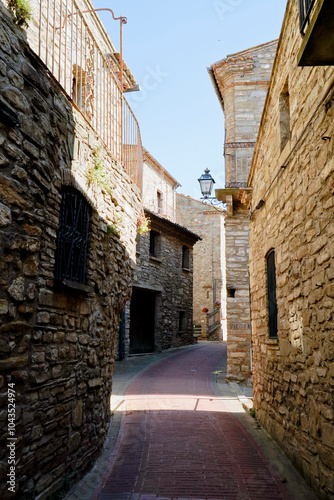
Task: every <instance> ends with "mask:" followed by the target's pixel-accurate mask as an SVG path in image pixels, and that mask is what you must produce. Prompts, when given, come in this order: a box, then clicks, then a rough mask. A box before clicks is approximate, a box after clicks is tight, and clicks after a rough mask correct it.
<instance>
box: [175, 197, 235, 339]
mask: <svg viewBox="0 0 334 500" xmlns="http://www.w3.org/2000/svg"><path fill="white" fill-rule="evenodd" d="M176 200H177V213H178V214H179V218H180V224H182V226H185V227H187V228H188V229H190V230H191V231H194V232H195V233H196V234H198V235H199V236H201V238H202V239H201V241H199V242H198V243H197V244H196V246H195V247H194V287H193V288H194V315H193V317H194V325H195V327H196V326H200V327H203V334H204V335H203V336H205V337H206V338H208V339H209V340H222V339H223V338H224V340H226V286H225V255H224V253H225V226H224V215H225V211H224V210H222V209H220V208H218V207H213V206H211V205H206V204H204V203H202V202H201V201H199V200H195V199H194V198H191V197H190V196H185V195H183V194H179V193H177V195H176ZM218 303H220V306H218ZM203 308H207V309H208V313H203V312H202V309H203ZM208 323H209V324H208ZM201 330H202V328H201Z"/></svg>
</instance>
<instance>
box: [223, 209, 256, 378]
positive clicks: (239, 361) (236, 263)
mask: <svg viewBox="0 0 334 500" xmlns="http://www.w3.org/2000/svg"><path fill="white" fill-rule="evenodd" d="M225 225H226V268H227V269H228V272H227V273H226V289H227V298H226V301H227V306H226V309H227V332H228V342H227V356H228V363H227V376H228V378H229V379H230V380H235V381H242V380H245V379H249V378H250V376H251V355H252V353H251V345H252V332H251V325H250V304H249V275H248V268H247V265H248V252H249V246H248V245H249V241H248V238H249V211H248V210H247V209H246V207H245V206H244V205H242V204H241V203H238V204H237V203H234V206H233V215H232V214H230V213H229V211H228V213H227V214H226V221H225Z"/></svg>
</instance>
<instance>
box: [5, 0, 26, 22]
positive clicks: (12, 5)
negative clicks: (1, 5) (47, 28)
mask: <svg viewBox="0 0 334 500" xmlns="http://www.w3.org/2000/svg"><path fill="white" fill-rule="evenodd" d="M7 4H8V8H9V9H10V10H11V12H12V13H13V15H14V22H15V24H17V25H18V26H28V21H30V20H31V16H32V8H31V5H30V3H29V2H28V0H7Z"/></svg>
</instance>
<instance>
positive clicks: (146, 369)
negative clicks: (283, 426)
mask: <svg viewBox="0 0 334 500" xmlns="http://www.w3.org/2000/svg"><path fill="white" fill-rule="evenodd" d="M159 358H160V359H159ZM224 365H226V344H225V343H201V344H200V345H197V346H194V347H192V348H183V349H177V350H174V351H173V352H172V353H169V354H168V355H166V354H156V355H154V356H151V357H150V356H145V357H137V358H131V359H130V360H128V361H127V365H124V364H122V363H118V364H117V363H116V368H115V382H114V389H113V396H112V406H113V408H114V412H115V414H114V419H116V427H117V421H119V420H120V425H119V431H118V437H117V440H116V444H115V447H114V449H113V450H110V449H109V450H107V453H105V454H104V455H103V457H102V459H100V462H99V463H97V465H96V466H95V468H94V471H93V472H92V473H91V474H88V475H87V476H86V477H85V478H84V480H83V481H81V483H79V484H78V485H77V486H76V487H75V488H74V489H73V490H72V491H71V492H70V493H69V495H68V496H67V500H75V499H78V498H80V499H81V500H83V499H85V498H87V499H88V498H91V499H94V500H127V499H129V500H130V499H131V500H134V499H138V500H139V499H142V500H144V499H145V500H149V499H160V500H163V499H164V500H167V499H178V500H180V499H220V500H230V499H231V500H232V499H233V500H246V499H252V500H260V499H263V500H276V499H277V500H278V499H285V500H288V499H291V500H294V499H296V500H297V499H298V500H301V499H303V500H312V499H316V498H317V497H316V496H315V495H314V493H312V492H311V491H310V490H309V488H308V487H307V486H306V484H305V482H304V480H303V479H302V478H301V476H300V475H299V474H298V473H297V472H296V471H294V470H293V467H292V466H291V464H289V462H288V461H287V459H286V458H285V457H283V456H281V455H280V452H279V450H278V448H277V447H276V445H275V444H274V442H273V441H272V440H270V438H266V436H264V433H265V431H264V430H263V429H262V428H260V427H259V426H258V425H257V424H256V421H255V420H254V419H252V418H251V417H250V416H248V415H247V414H246V412H245V411H244V409H243V408H242V405H241V403H240V401H239V399H238V398H237V397H236V395H235V394H234V393H233V391H232V390H231V386H230V385H229V384H226V383H225V381H224ZM136 371H139V372H140V371H141V373H139V375H138V376H136ZM129 382H130V383H129ZM127 385H128V387H127V388H126V386H127ZM124 389H126V390H125V394H124V396H122V392H123V391H124ZM120 416H121V419H119V417H120ZM194 431H196V432H194ZM112 432H113V433H114V434H115V429H114V430H113V431H112ZM116 433H117V430H116ZM251 434H253V435H254V436H255V438H256V440H255V439H254V438H253V437H252V435H251ZM266 439H267V440H268V442H267V443H266ZM256 441H258V443H260V445H261V446H262V449H261V447H260V446H259V444H258V443H257V442H256ZM266 448H267V450H266ZM263 449H264V450H266V453H267V454H268V455H269V454H270V455H271V456H270V459H269V458H267V456H266V454H265V453H264V451H263ZM268 449H269V453H268ZM97 469H99V470H100V472H102V469H104V471H103V472H102V474H101V479H100V480H99V484H98V486H97V487H96V484H95V486H94V480H93V481H92V475H94V473H95V474H96V470H97Z"/></svg>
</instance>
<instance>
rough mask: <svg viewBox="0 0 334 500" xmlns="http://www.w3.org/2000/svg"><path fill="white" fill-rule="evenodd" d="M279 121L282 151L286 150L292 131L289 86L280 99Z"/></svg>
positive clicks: (286, 86) (285, 88)
mask: <svg viewBox="0 0 334 500" xmlns="http://www.w3.org/2000/svg"><path fill="white" fill-rule="evenodd" d="M279 120H280V139H281V151H283V149H284V148H285V146H286V145H287V143H288V142H289V141H290V138H291V131H290V94H289V87H288V84H287V83H286V85H285V86H284V89H283V91H282V92H281V95H280V97H279Z"/></svg>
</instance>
